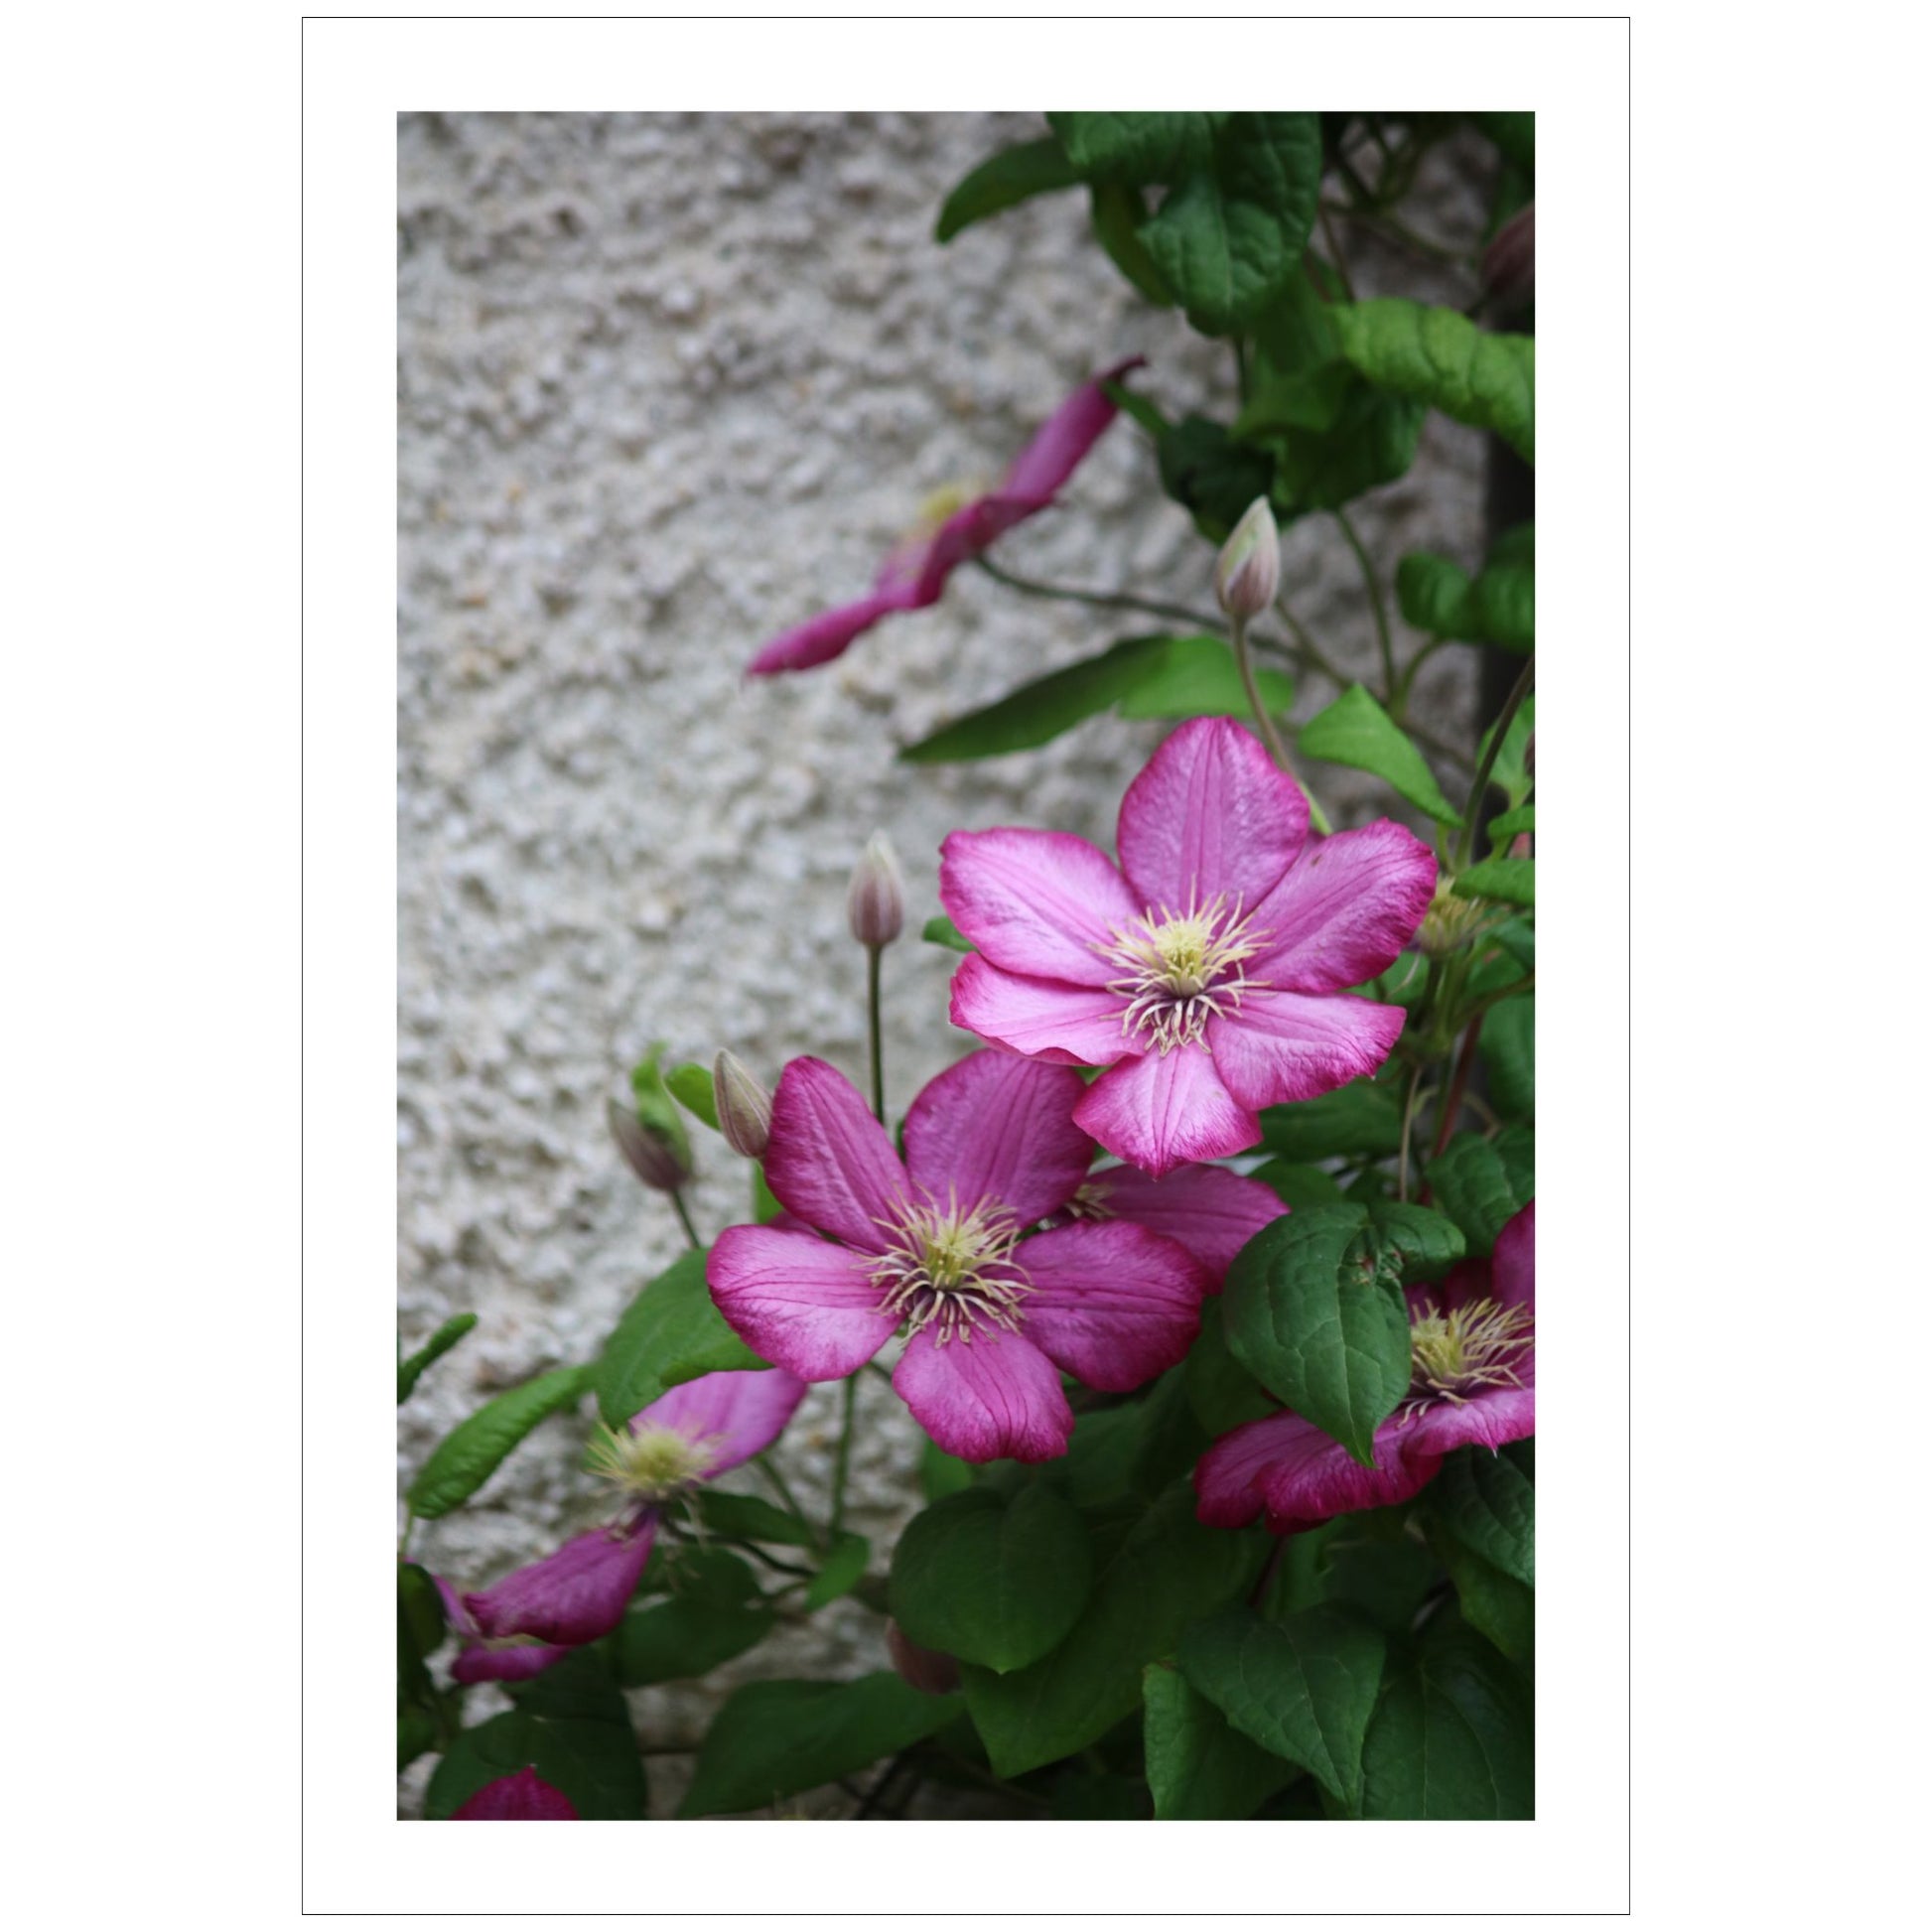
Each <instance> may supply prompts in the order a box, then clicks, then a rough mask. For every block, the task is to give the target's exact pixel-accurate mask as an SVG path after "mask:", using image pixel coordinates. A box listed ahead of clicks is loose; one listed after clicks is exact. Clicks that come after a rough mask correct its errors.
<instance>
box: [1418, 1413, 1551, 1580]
mask: <svg viewBox="0 0 1932 1932" xmlns="http://www.w3.org/2000/svg"><path fill="white" fill-rule="evenodd" d="M1429 1506H1430V1510H1431V1513H1432V1514H1433V1515H1434V1516H1435V1518H1436V1520H1437V1521H1438V1522H1440V1523H1441V1524H1442V1525H1443V1527H1444V1528H1445V1529H1447V1530H1448V1531H1449V1534H1450V1535H1451V1536H1453V1537H1454V1538H1455V1540H1456V1541H1457V1542H1458V1543H1460V1544H1462V1545H1463V1546H1464V1547H1465V1548H1467V1549H1470V1550H1473V1551H1474V1552H1475V1553H1476V1555H1477V1556H1479V1557H1481V1558H1482V1559H1483V1560H1484V1562H1486V1563H1491V1564H1494V1565H1495V1567H1496V1568H1497V1569H1498V1570H1500V1571H1501V1572H1502V1573H1503V1574H1504V1575H1505V1576H1507V1577H1514V1578H1515V1579H1516V1581H1517V1582H1518V1583H1519V1584H1527V1585H1528V1586H1529V1587H1530V1588H1531V1589H1534V1588H1535V1587H1536V1484H1535V1482H1534V1480H1533V1479H1532V1478H1531V1477H1530V1476H1528V1475H1526V1474H1525V1473H1524V1471H1523V1469H1522V1467H1521V1466H1520V1465H1519V1464H1518V1463H1517V1462H1515V1461H1514V1460H1512V1459H1511V1457H1510V1456H1509V1455H1507V1454H1498V1453H1497V1452H1496V1450H1494V1449H1483V1448H1481V1447H1480V1446H1479V1445H1478V1446H1474V1447H1471V1448H1469V1449H1457V1450H1456V1451H1455V1453H1454V1454H1453V1455H1451V1456H1449V1458H1448V1459H1447V1460H1446V1461H1445V1462H1444V1464H1443V1469H1442V1473H1441V1474H1440V1475H1439V1476H1438V1477H1437V1478H1436V1480H1435V1481H1434V1482H1433V1483H1432V1484H1431V1485H1430V1489H1429Z"/></svg>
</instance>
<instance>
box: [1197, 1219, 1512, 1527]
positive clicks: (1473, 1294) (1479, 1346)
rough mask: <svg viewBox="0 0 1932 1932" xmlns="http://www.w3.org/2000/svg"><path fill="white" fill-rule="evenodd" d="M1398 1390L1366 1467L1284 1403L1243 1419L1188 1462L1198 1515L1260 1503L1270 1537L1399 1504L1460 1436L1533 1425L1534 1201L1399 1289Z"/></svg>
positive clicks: (1464, 1439)
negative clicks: (1449, 1264) (1424, 1277)
mask: <svg viewBox="0 0 1932 1932" xmlns="http://www.w3.org/2000/svg"><path fill="white" fill-rule="evenodd" d="M1409 1345H1410V1362H1411V1379H1410V1383H1409V1394H1408V1396H1407V1398H1406V1399H1405V1400H1404V1402H1403V1404H1402V1406H1401V1407H1400V1408H1399V1409H1397V1411H1396V1412H1395V1414H1394V1415H1392V1416H1391V1417H1389V1419H1388V1420H1387V1421H1386V1422H1384V1423H1383V1424H1382V1426H1381V1427H1380V1428H1379V1429H1378V1430H1376V1432H1375V1442H1374V1454H1375V1466H1374V1467H1373V1468H1372V1469H1365V1468H1363V1467H1362V1465H1361V1464H1360V1463H1359V1462H1357V1461H1356V1460H1355V1458H1354V1457H1353V1456H1352V1455H1350V1454H1349V1453H1348V1451H1347V1450H1346V1449H1343V1448H1342V1446H1341V1445H1340V1444H1339V1443H1337V1442H1336V1441H1335V1439H1334V1438H1333V1437H1332V1436H1327V1435H1324V1434H1323V1433H1322V1432H1321V1431H1320V1430H1318V1429H1317V1428H1315V1426H1314V1425H1313V1424H1312V1423H1311V1422H1304V1421H1303V1420H1302V1418H1301V1417H1300V1416H1298V1415H1296V1414H1295V1413H1294V1412H1293V1411H1292V1410H1288V1409H1284V1410H1283V1411H1282V1412H1281V1414H1280V1415H1278V1416H1264V1417H1262V1419H1261V1420H1260V1421H1259V1422H1250V1423H1243V1424H1242V1425H1241V1427H1240V1428H1239V1429H1237V1430H1234V1431H1233V1432H1232V1433H1231V1434H1229V1435H1226V1436H1223V1437H1222V1438H1221V1440H1220V1441H1219V1442H1218V1443H1216V1444H1215V1445H1214V1447H1213V1448H1212V1449H1209V1450H1208V1451H1207V1453H1206V1454H1205V1455H1203V1456H1202V1457H1201V1459H1200V1461H1199V1463H1198V1464H1197V1465H1196V1466H1195V1469H1194V1490H1195V1493H1196V1495H1197V1496H1198V1497H1199V1499H1200V1501H1199V1507H1198V1511H1197V1513H1198V1515H1199V1517H1200V1519H1201V1521H1202V1522H1203V1523H1218V1524H1221V1525H1222V1526H1224V1527H1225V1528H1228V1529H1238V1528H1239V1527H1240V1526H1241V1525H1242V1524H1244V1523H1251V1522H1253V1521H1254V1519H1255V1518H1256V1517H1257V1516H1259V1515H1260V1514H1261V1513H1262V1512H1263V1511H1264V1510H1265V1511H1266V1512H1267V1515H1268V1527H1269V1529H1270V1530H1271V1531H1272V1532H1273V1533H1274V1534H1275V1535H1277V1536H1286V1535H1288V1534H1290V1533H1291V1532H1293V1531H1296V1530H1311V1529H1313V1528H1314V1527H1315V1526H1316V1525H1317V1524H1319V1523H1325V1522H1326V1521H1327V1520H1328V1518H1329V1517H1331V1516H1340V1515H1343V1514H1345V1513H1346V1512H1348V1511H1350V1510H1356V1509H1380V1508H1382V1507H1383V1506H1384V1505H1385V1504H1388V1503H1401V1502H1407V1501H1408V1500H1409V1498H1410V1497H1411V1496H1413V1495H1414V1494H1415V1493H1416V1492H1417V1491H1418V1490H1419V1489H1421V1488H1422V1486H1423V1485H1424V1484H1425V1483H1426V1482H1428V1481H1429V1480H1430V1479H1431V1478H1432V1477H1433V1476H1434V1475H1435V1474H1436V1472H1437V1470H1439V1469H1440V1468H1441V1467H1442V1466H1443V1458H1444V1456H1446V1455H1448V1454H1449V1451H1450V1450H1451V1449H1461V1448H1463V1447H1464V1446H1465V1445H1466V1444H1469V1443H1480V1444H1482V1445H1483V1447H1484V1448H1485V1449H1499V1448H1500V1447H1501V1446H1502V1445H1503V1444H1504V1443H1513V1442H1516V1441H1517V1440H1518V1439H1519V1438H1521V1437H1524V1436H1534V1435H1535V1434H1536V1203H1535V1202H1534V1201H1532V1202H1531V1203H1530V1204H1529V1206H1527V1207H1526V1208H1524V1209H1523V1211H1522V1212H1521V1213H1520V1214H1518V1215H1517V1216H1516V1217H1515V1218H1514V1219H1513V1220H1511V1221H1510V1222H1509V1224H1508V1225H1507V1226H1506V1227H1505V1228H1504V1229H1503V1231H1502V1233H1501V1234H1499V1235H1498V1236H1497V1237H1496V1251H1495V1255H1494V1257H1493V1259H1492V1260H1490V1261H1486V1262H1483V1261H1477V1262H1469V1263H1466V1264H1464V1265H1463V1266H1462V1267H1460V1268H1457V1269H1455V1270H1453V1271H1452V1272H1451V1273H1450V1275H1449V1278H1448V1279H1447V1280H1446V1281H1445V1282H1444V1283H1443V1284H1442V1286H1441V1287H1440V1288H1439V1289H1435V1288H1417V1289H1411V1290H1410V1291H1409Z"/></svg>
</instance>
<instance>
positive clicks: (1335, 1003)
mask: <svg viewBox="0 0 1932 1932" xmlns="http://www.w3.org/2000/svg"><path fill="white" fill-rule="evenodd" d="M1308 828H1309V808H1308V800H1307V799H1306V798H1305V797H1304V796H1303V794H1302V788H1301V787H1300V786H1299V785H1298V784H1297V783H1296V782H1295V780H1294V779H1293V778H1291V777H1290V776H1289V775H1288V774H1287V773H1286V772H1284V771H1279V770H1277V769H1276V767H1275V766H1274V764H1273V763H1272V762H1271V761H1270V760H1269V758H1268V755H1267V753H1265V752H1264V751H1263V750H1262V749H1261V747H1260V745H1258V744H1257V743H1256V742H1255V740H1254V739H1253V738H1251V737H1250V736H1249V735H1248V733H1246V732H1245V731H1243V730H1242V729H1241V728H1240V727H1239V726H1238V725H1235V724H1233V723H1231V722H1230V721H1229V720H1227V719H1225V718H1197V719H1194V720H1193V721H1192V722H1190V723H1188V724H1185V725H1182V726H1181V727H1180V729H1179V730H1178V731H1176V732H1175V733H1174V734H1173V737H1172V738H1170V739H1169V740H1168V742H1167V743H1166V744H1165V745H1163V746H1162V747H1161V749H1160V750H1159V751H1158V752H1156V753H1155V755H1154V757H1153V759H1150V760H1149V762H1148V765H1147V768H1146V769H1145V770H1144V771H1142V773H1141V774H1140V776H1139V777H1137V778H1136V779H1135V780H1134V782H1133V783H1132V784H1131V785H1129V786H1128V788H1127V795H1126V797H1125V798H1123V799H1122V800H1121V807H1120V824H1119V831H1118V843H1119V848H1120V865H1119V867H1118V869H1116V867H1115V865H1114V863H1113V862H1112V861H1111V860H1110V859H1108V858H1107V857H1106V855H1105V854H1104V853H1102V852H1101V851H1099V850H1098V849H1097V848H1096V847H1094V846H1091V845H1089V844H1088V843H1087V842H1086V840H1084V839H1079V838H1074V837H1073V836H1071V835H1070V834H1068V833H1065V832H1032V831H1022V830H1018V829H1015V828H1012V827H1002V828H999V829H997V830H994V831H990V832H954V833H952V834H950V835H949V836H948V838H947V839H946V842H945V845H944V846H943V848H942V859H941V863H940V867H939V899H940V902H941V904H943V905H944V906H945V908H946V910H947V912H948V913H949V914H951V916H952V919H953V923H954V924H955V925H957V926H958V927H959V929H960V931H961V932H963V933H964V934H965V935H966V937H967V938H968V939H970V940H971V941H972V942H973V944H974V945H975V946H976V947H977V948H978V951H977V952H975V953H972V954H969V955H968V956H967V957H966V958H965V959H964V960H962V961H961V962H960V966H959V970H958V971H957V973H955V974H954V976H953V984H952V1017H953V1023H954V1025H955V1026H960V1027H964V1028H965V1029H966V1030H967V1032H969V1033H974V1034H977V1035H979V1036H980V1037H981V1038H982V1039H985V1040H991V1041H993V1042H994V1043H995V1044H997V1045H1001V1046H1005V1047H1006V1048H1008V1049H1009V1050H1010V1051H1012V1052H1016V1053H1027V1054H1031V1055H1033V1056H1035V1057H1036V1058H1039V1059H1046V1060H1057V1061H1060V1062H1063V1063H1067V1064H1075V1065H1086V1066H1104V1067H1111V1068H1113V1071H1111V1072H1109V1073H1107V1074H1106V1075H1104V1076H1103V1077H1102V1078H1101V1079H1099V1080H1096V1081H1095V1082H1094V1084H1093V1086H1092V1087H1090V1088H1089V1089H1088V1091H1087V1093H1086V1094H1085V1096H1084V1097H1083V1098H1082V1100H1081V1102H1080V1104H1079V1107H1078V1108H1077V1109H1076V1110H1075V1113H1074V1119H1075V1120H1076V1121H1077V1122H1078V1123H1079V1124H1080V1126H1082V1127H1083V1128H1085V1129H1086V1131H1087V1132H1088V1133H1089V1134H1091V1135H1092V1136H1093V1137H1094V1139H1095V1140H1097V1141H1098V1142H1099V1143H1100V1144H1101V1146H1102V1147H1104V1148H1106V1149H1107V1150H1108V1151H1109V1152H1110V1153H1113V1154H1117V1155H1119V1156H1120V1158H1121V1159H1122V1160H1123V1161H1128V1162H1131V1163H1132V1164H1133V1165H1134V1166H1135V1167H1137V1168H1143V1169H1145V1170H1146V1171H1147V1172H1148V1173H1151V1174H1154V1175H1157V1176H1158V1175H1161V1174H1165V1173H1170V1172H1172V1171H1173V1169H1174V1168H1176V1167H1178V1166H1179V1165H1180V1164H1181V1163H1182V1162H1183V1161H1212V1160H1216V1159H1218V1158H1219V1157H1221V1156H1222V1155H1227V1154H1238V1153H1239V1152H1240V1151H1241V1150H1242V1149H1243V1148H1248V1147H1253V1146H1254V1144H1255V1143H1256V1142H1257V1141H1258V1140H1260V1138H1261V1122H1260V1120H1259V1119H1258V1118H1257V1113H1258V1110H1259V1109H1260V1108H1263V1107H1272V1106H1274V1105H1276V1104H1277V1103H1278V1102H1281V1101H1285V1100H1310V1099H1312V1098H1313V1097H1314V1096H1315V1095H1316V1094H1321V1093H1326V1092H1328V1091H1329V1090H1330V1089H1331V1088H1334V1087H1339V1086H1342V1085H1344V1084H1346V1083H1347V1082H1348V1081H1350V1080H1353V1079H1355V1078H1356V1077H1357V1076H1358V1075H1361V1074H1364V1073H1372V1072H1374V1070H1375V1069H1376V1068H1377V1067H1378V1066H1380V1065H1381V1064H1382V1062H1383V1061H1384V1060H1385V1059H1386V1058H1387V1057H1388V1054H1389V1049H1390V1047H1392V1046H1393V1045H1394V1044H1395V1040H1396V1035H1398V1034H1399V1033H1401V1031H1402V1021H1403V1013H1402V1009H1401V1008H1400V1007H1395V1006H1381V1005H1378V1004H1376V1003H1375V1002H1374V1001H1370V1000H1363V999H1358V998H1353V997H1348V996H1344V995H1343V993H1342V990H1341V989H1342V988H1344V987H1348V986H1356V985H1359V984H1360V983H1361V982H1362V981H1363V980H1366V979H1371V978H1373V977H1374V976H1375V975H1376V974H1377V973H1380V972H1383V971H1385V970H1386V969H1387V968H1388V967H1389V966H1390V965H1392V964H1393V963H1394V961H1395V958H1396V955H1397V954H1398V953H1400V952H1401V950H1402V948H1403V947H1404V946H1405V945H1406V944H1407V943H1408V942H1409V940H1410V939H1411V938H1412V937H1413V936H1414V934H1415V931H1416V928H1417V927H1418V926H1419V925H1420V924H1421V923H1422V917H1423V914H1424V912H1425V911H1427V909H1428V907H1429V900H1430V895H1431V894H1432V892H1433V891H1434V890H1435V885H1436V861H1435V860H1434V859H1433V858H1432V857H1431V856H1430V853H1429V849H1428V848H1427V847H1426V846H1425V845H1424V844H1423V843H1422V842H1421V840H1419V839H1417V838H1416V837H1415V836H1414V835H1413V834H1412V833H1409V832H1407V831H1405V830H1404V829H1403V828H1402V827H1401V826H1399V825H1396V824H1393V823H1391V822H1390V821H1389V820H1388V819H1378V820H1377V821H1376V822H1375V823H1374V824H1373V825H1368V826H1364V827H1363V828H1362V829H1361V830H1359V831H1354V832H1337V833H1336V834H1335V835H1334V836H1333V837H1332V838H1325V839H1316V840H1311V839H1310V838H1309V829H1308Z"/></svg>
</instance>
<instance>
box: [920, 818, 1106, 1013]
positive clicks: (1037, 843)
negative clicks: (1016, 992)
mask: <svg viewBox="0 0 1932 1932" xmlns="http://www.w3.org/2000/svg"><path fill="white" fill-rule="evenodd" d="M939 903H940V904H941V905H943V906H944V907H945V908H946V911H947V914H948V915H949V916H950V918H951V919H952V922H953V923H954V924H955V925H956V926H958V928H959V929H960V931H961V932H963V933H964V934H965V935H966V937H967V938H969V939H970V940H971V941H972V942H973V944H974V945H976V946H977V947H978V948H979V949H980V951H981V952H983V953H984V954H985V955H986V957H987V958H988V959H989V960H990V961H991V962H992V963H993V964H994V965H995V966H1003V967H1005V968H1006V970H1007V971H1008V972H1010V973H1028V974H1031V975H1033V976H1034V977H1035V978H1036V979H1055V980H1069V981H1071V982H1072V984H1073V985H1075V986H1105V985H1106V983H1107V982H1108V981H1109V980H1110V979H1118V978H1119V977H1120V970H1121V969H1120V967H1119V966H1118V965H1116V964H1114V963H1112V962H1110V961H1109V960H1108V959H1107V958H1106V957H1105V948H1106V947H1107V946H1108V945H1109V944H1111V943H1112V941H1113V936H1114V933H1115V931H1116V930H1117V929H1118V928H1119V927H1121V926H1124V925H1126V924H1128V923H1129V922H1130V921H1131V920H1133V919H1135V918H1137V917H1138V916H1139V914H1140V911H1141V906H1140V904H1139V902H1138V901H1137V900H1136V899H1135V897H1134V896H1133V895H1132V894H1131V893H1130V892H1129V891H1128V890H1127V882H1126V881H1125V880H1124V879H1122V878H1121V876H1120V874H1119V873H1118V872H1117V871H1115V869H1114V863H1113V861H1112V860H1111V859H1109V858H1108V857H1107V855H1106V854H1105V853H1104V852H1102V851H1101V850H1100V848H1099V847H1098V846H1094V845H1089V844H1088V843H1087V841H1086V840H1085V839H1076V838H1075V837H1074V836H1073V834H1072V833H1070V832H1030V831H1025V830H1022V829H1021V828H1020V827H1018V826H1012V825H999V826H995V827H994V828H993V829H992V830H991V831H987V832H951V833H948V834H947V835H946V839H945V841H944V843H943V844H942V845H941V846H940V848H939Z"/></svg>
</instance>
